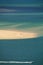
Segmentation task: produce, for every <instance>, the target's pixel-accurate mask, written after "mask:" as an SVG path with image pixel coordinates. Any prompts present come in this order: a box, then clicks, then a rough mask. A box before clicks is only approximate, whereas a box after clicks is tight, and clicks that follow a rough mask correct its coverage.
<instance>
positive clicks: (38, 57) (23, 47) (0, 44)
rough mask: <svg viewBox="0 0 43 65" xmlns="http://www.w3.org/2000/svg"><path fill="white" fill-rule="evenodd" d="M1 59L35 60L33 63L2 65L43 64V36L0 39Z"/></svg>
mask: <svg viewBox="0 0 43 65" xmlns="http://www.w3.org/2000/svg"><path fill="white" fill-rule="evenodd" d="M0 61H19V62H20V61H23V62H24V61H28V62H29V61H34V62H33V63H32V64H0V65H43V37H40V38H33V39H22V40H0Z"/></svg>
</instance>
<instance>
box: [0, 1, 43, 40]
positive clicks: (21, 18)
mask: <svg viewBox="0 0 43 65" xmlns="http://www.w3.org/2000/svg"><path fill="white" fill-rule="evenodd" d="M41 36H42V37H43V0H0V39H23V38H36V37H41Z"/></svg>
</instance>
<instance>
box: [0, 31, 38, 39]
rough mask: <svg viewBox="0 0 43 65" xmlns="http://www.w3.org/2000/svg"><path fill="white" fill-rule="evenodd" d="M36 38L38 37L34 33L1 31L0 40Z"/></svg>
mask: <svg viewBox="0 0 43 65" xmlns="http://www.w3.org/2000/svg"><path fill="white" fill-rule="evenodd" d="M35 37H37V34H36V33H33V32H23V31H19V30H0V39H25V38H35Z"/></svg>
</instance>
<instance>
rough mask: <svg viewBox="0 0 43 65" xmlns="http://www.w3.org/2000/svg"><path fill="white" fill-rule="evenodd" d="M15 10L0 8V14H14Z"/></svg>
mask: <svg viewBox="0 0 43 65" xmlns="http://www.w3.org/2000/svg"><path fill="white" fill-rule="evenodd" d="M15 11H16V10H13V9H12V10H11V9H3V8H1V9H0V12H15Z"/></svg>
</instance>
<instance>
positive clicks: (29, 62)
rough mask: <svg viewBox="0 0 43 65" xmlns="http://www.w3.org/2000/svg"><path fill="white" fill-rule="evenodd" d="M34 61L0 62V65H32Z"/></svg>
mask: <svg viewBox="0 0 43 65" xmlns="http://www.w3.org/2000/svg"><path fill="white" fill-rule="evenodd" d="M33 62H34V61H0V63H4V64H7V63H9V64H12V63H13V64H15V63H16V64H17V63H19V64H24V63H25V64H32V63H33Z"/></svg>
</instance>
